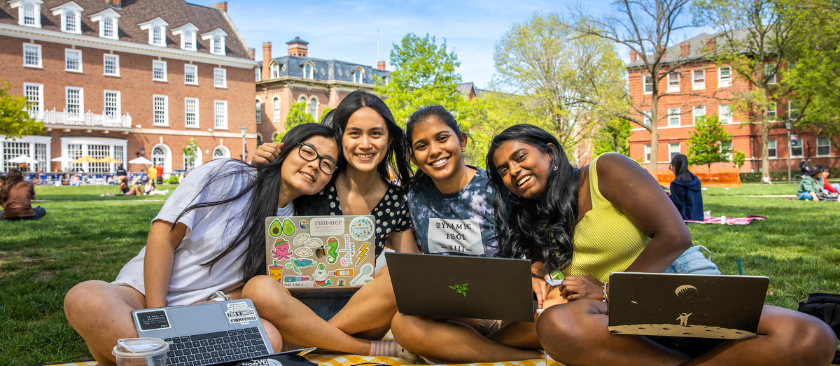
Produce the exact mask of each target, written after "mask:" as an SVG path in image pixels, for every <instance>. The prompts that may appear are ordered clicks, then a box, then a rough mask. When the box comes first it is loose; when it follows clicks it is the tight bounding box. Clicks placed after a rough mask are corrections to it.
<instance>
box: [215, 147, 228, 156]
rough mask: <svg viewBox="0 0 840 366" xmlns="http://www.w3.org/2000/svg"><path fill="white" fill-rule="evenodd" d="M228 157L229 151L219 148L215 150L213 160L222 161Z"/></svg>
mask: <svg viewBox="0 0 840 366" xmlns="http://www.w3.org/2000/svg"><path fill="white" fill-rule="evenodd" d="M226 157H227V151H225V148H223V147H221V146H219V147H217V148H216V149H214V150H213V159H222V158H226Z"/></svg>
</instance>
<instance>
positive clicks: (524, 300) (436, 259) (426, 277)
mask: <svg viewBox="0 0 840 366" xmlns="http://www.w3.org/2000/svg"><path fill="white" fill-rule="evenodd" d="M385 256H386V259H387V262H388V271H389V272H390V274H391V283H392V284H393V286H394V295H395V296H396V298H397V307H398V309H399V311H400V312H401V313H403V314H408V315H424V316H440V317H448V318H478V319H499V320H512V321H520V322H533V321H534V300H533V295H532V293H531V291H532V289H531V262H530V261H527V260H521V259H502V258H485V257H471V256H452V255H432V254H408V253H391V252H388V253H385Z"/></svg>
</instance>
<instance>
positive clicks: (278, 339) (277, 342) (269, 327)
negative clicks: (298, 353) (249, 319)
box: [260, 318, 283, 353]
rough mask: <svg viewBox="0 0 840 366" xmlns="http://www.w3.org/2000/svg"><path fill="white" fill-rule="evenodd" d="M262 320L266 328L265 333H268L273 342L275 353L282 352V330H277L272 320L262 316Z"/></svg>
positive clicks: (269, 340)
mask: <svg viewBox="0 0 840 366" xmlns="http://www.w3.org/2000/svg"><path fill="white" fill-rule="evenodd" d="M260 322H262V325H263V328H265V334H267V335H268V342H269V343H271V348H273V349H274V353H277V352H280V350H282V349H283V336H281V335H280V332H279V331H277V328H275V327H274V324H271V322H270V321H268V320H265V319H264V318H260Z"/></svg>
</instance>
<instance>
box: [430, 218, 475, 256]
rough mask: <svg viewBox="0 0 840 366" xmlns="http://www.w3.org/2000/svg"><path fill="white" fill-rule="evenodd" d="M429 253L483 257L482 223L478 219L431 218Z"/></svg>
mask: <svg viewBox="0 0 840 366" xmlns="http://www.w3.org/2000/svg"><path fill="white" fill-rule="evenodd" d="M428 236H429V252H430V253H451V252H458V253H462V254H466V255H483V254H484V244H483V243H482V242H481V223H480V222H479V221H478V220H477V219H466V220H458V219H439V218H429V233H428Z"/></svg>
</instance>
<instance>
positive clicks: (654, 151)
mask: <svg viewBox="0 0 840 366" xmlns="http://www.w3.org/2000/svg"><path fill="white" fill-rule="evenodd" d="M655 84H656V83H655ZM658 109H659V96H658V95H657V90H656V85H654V90H653V97H652V98H651V104H650V169H649V170H650V171H651V173H655V172H656V170H657V168H658V162H659V128H658V122H659V111H658Z"/></svg>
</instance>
